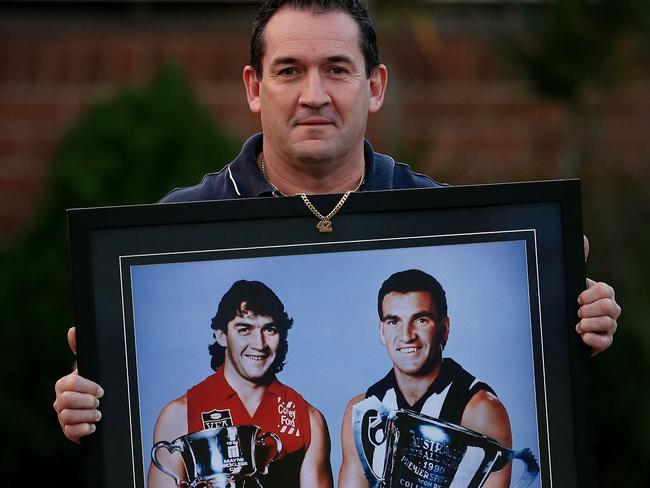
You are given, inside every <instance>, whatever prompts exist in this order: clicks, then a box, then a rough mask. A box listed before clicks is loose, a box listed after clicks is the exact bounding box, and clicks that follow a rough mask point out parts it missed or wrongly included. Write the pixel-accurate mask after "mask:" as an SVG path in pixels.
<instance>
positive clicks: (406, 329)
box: [399, 323, 416, 342]
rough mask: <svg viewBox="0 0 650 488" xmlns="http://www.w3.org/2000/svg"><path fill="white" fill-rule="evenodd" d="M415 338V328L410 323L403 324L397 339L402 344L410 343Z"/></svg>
mask: <svg viewBox="0 0 650 488" xmlns="http://www.w3.org/2000/svg"><path fill="white" fill-rule="evenodd" d="M415 338H416V333H415V326H414V325H413V324H411V323H404V324H402V327H400V330H399V339H400V340H401V341H402V342H411V341H413V340H414V339H415Z"/></svg>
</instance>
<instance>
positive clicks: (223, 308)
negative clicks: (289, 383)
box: [209, 280, 293, 374]
mask: <svg viewBox="0 0 650 488" xmlns="http://www.w3.org/2000/svg"><path fill="white" fill-rule="evenodd" d="M248 312H250V313H252V314H254V315H258V316H259V315H263V316H268V317H271V318H272V319H273V325H275V327H277V329H278V332H279V334H280V345H279V346H278V351H277V355H276V358H275V360H274V361H273V364H272V365H271V367H270V368H269V372H270V373H274V374H275V373H279V372H280V371H282V368H284V360H285V359H286V357H287V352H288V351H289V343H288V341H287V337H288V335H289V329H290V328H291V326H292V325H293V319H291V318H289V316H288V315H287V312H285V311H284V305H283V304H282V302H281V301H280V299H279V298H278V296H277V295H276V294H275V293H274V292H273V290H271V289H270V288H269V287H268V286H266V285H265V284H264V283H262V282H261V281H246V280H239V281H236V282H235V283H233V285H232V286H231V287H230V290H228V291H227V292H226V293H225V295H224V296H223V297H222V298H221V301H220V302H219V307H218V309H217V314H216V315H215V316H214V317H213V318H212V328H213V329H214V330H221V331H223V332H224V333H225V334H227V333H228V322H230V321H231V320H233V319H234V318H235V317H241V316H243V315H244V314H245V313H248ZM209 350H210V355H211V356H212V360H211V361H210V366H211V367H212V369H213V370H215V371H216V370H217V368H219V366H221V365H222V364H223V363H224V361H225V359H226V348H225V347H223V346H221V345H220V344H219V343H218V342H217V341H215V342H214V344H211V345H210V347H209Z"/></svg>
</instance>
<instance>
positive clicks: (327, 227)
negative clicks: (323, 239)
mask: <svg viewBox="0 0 650 488" xmlns="http://www.w3.org/2000/svg"><path fill="white" fill-rule="evenodd" d="M316 228H317V229H318V232H332V222H331V221H330V220H327V219H323V220H319V221H318V223H317V224H316Z"/></svg>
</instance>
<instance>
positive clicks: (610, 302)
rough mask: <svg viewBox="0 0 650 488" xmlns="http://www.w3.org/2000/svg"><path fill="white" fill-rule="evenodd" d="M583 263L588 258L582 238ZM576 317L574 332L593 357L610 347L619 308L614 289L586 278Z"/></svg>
mask: <svg viewBox="0 0 650 488" xmlns="http://www.w3.org/2000/svg"><path fill="white" fill-rule="evenodd" d="M584 248H585V261H586V260H587V256H589V241H588V240H587V237H586V236H584ZM578 304H579V305H580V308H579V309H578V317H580V321H579V322H578V325H576V331H577V332H578V334H580V336H581V337H582V341H583V342H584V343H585V344H587V345H588V346H590V347H591V351H592V352H591V355H592V356H595V355H596V354H598V353H599V352H601V351H604V350H605V349H607V348H608V347H609V346H611V345H612V342H613V341H614V333H615V332H616V328H617V323H616V320H617V319H618V317H619V316H620V315H621V307H620V306H619V305H618V303H616V296H615V293H614V289H613V288H612V287H611V286H609V285H608V284H606V283H596V282H595V281H593V280H590V279H589V278H587V289H586V290H585V291H583V292H582V293H581V294H580V295H579V296H578Z"/></svg>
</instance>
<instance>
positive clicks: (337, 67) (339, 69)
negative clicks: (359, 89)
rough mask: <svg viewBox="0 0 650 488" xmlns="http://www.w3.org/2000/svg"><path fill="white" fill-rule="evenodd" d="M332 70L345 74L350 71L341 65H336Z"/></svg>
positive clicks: (335, 72) (337, 73)
mask: <svg viewBox="0 0 650 488" xmlns="http://www.w3.org/2000/svg"><path fill="white" fill-rule="evenodd" d="M330 71H331V72H332V73H333V74H335V75H344V74H346V73H347V72H348V71H347V70H346V69H345V68H341V67H340V66H334V67H332V69H330Z"/></svg>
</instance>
